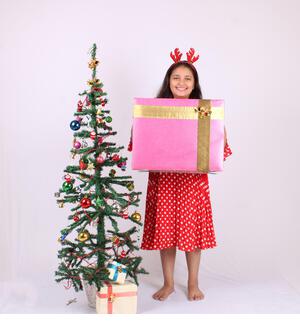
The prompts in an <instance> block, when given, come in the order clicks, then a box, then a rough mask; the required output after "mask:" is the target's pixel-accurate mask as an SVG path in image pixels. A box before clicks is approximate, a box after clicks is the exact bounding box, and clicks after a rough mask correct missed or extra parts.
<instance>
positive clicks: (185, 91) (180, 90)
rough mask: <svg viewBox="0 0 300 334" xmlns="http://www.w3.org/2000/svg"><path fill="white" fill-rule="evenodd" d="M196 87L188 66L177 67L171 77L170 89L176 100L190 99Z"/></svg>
mask: <svg viewBox="0 0 300 334" xmlns="http://www.w3.org/2000/svg"><path fill="white" fill-rule="evenodd" d="M194 86H195V80H194V76H193V73H192V71H191V70H190V69H189V68H187V67H186V66H179V67H177V68H176V69H175V70H174V71H173V72H172V74H171V77H170V89H171V92H172V94H173V97H174V98H175V99H176V98H177V99H180V98H181V99H188V98H189V96H190V94H191V92H192V91H193V89H194Z"/></svg>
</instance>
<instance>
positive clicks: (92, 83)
mask: <svg viewBox="0 0 300 334" xmlns="http://www.w3.org/2000/svg"><path fill="white" fill-rule="evenodd" d="M87 83H88V85H90V86H93V85H94V84H99V83H100V80H99V79H96V78H94V79H91V80H89V81H88V82H87Z"/></svg>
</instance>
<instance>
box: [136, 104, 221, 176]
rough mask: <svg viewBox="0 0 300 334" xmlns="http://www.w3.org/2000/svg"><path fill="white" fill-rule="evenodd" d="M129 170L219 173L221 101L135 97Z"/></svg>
mask: <svg viewBox="0 0 300 334" xmlns="http://www.w3.org/2000/svg"><path fill="white" fill-rule="evenodd" d="M133 115H134V119H133V131H132V142H133V145H132V169H135V170H152V171H174V172H175V171H176V172H194V173H195V172H196V173H197V172H200V173H210V172H220V171H222V170H223V155H224V101H223V100H199V99H165V98H135V99H134V110H133Z"/></svg>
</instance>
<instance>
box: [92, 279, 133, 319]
mask: <svg viewBox="0 0 300 334" xmlns="http://www.w3.org/2000/svg"><path fill="white" fill-rule="evenodd" d="M105 283H106V285H107V293H100V292H97V296H98V297H99V298H107V313H108V314H112V311H113V302H114V299H115V298H116V297H132V296H136V295H137V293H136V291H128V292H115V293H113V291H112V290H113V288H112V285H111V284H110V283H109V282H108V281H105Z"/></svg>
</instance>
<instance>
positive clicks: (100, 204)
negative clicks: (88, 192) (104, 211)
mask: <svg viewBox="0 0 300 334" xmlns="http://www.w3.org/2000/svg"><path fill="white" fill-rule="evenodd" d="M96 205H97V206H104V200H103V199H102V198H100V197H97V199H96Z"/></svg>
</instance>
